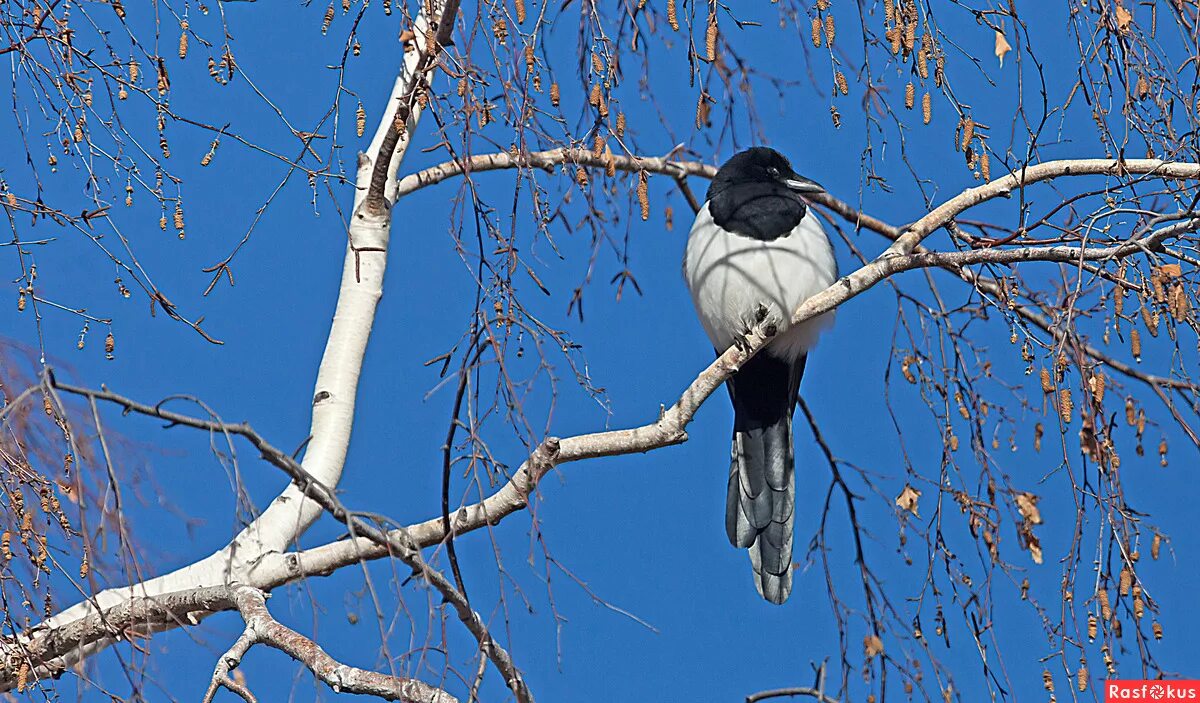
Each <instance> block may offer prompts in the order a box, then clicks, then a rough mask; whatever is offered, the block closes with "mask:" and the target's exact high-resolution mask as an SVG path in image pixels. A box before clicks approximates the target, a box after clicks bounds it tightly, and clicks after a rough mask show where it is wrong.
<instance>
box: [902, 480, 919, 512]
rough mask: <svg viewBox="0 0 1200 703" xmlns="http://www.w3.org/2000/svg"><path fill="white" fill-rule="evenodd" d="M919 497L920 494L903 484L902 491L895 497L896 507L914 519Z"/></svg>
mask: <svg viewBox="0 0 1200 703" xmlns="http://www.w3.org/2000/svg"><path fill="white" fill-rule="evenodd" d="M920 497H921V492H920V491H918V490H917V489H915V488H913V487H912V486H910V485H908V484H907V483H906V484H904V490H902V491H900V495H898V496H896V507H898V508H900V509H901V510H907V511H908V512H910V513H912V514H913V515H915V516H916V517H921V516H920V515H917V500H919V499H920Z"/></svg>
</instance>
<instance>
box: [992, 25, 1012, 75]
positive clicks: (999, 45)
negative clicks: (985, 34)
mask: <svg viewBox="0 0 1200 703" xmlns="http://www.w3.org/2000/svg"><path fill="white" fill-rule="evenodd" d="M1010 51H1012V46H1011V45H1009V43H1008V40H1007V39H1005V38H1004V32H1001V31H999V30H997V31H996V58H998V59H1000V68H1004V55H1005V54H1007V53H1008V52H1010Z"/></svg>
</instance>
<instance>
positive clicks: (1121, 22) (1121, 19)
mask: <svg viewBox="0 0 1200 703" xmlns="http://www.w3.org/2000/svg"><path fill="white" fill-rule="evenodd" d="M1132 22H1133V13H1131V12H1130V11H1129V10H1127V9H1125V6H1124V5H1117V29H1119V30H1120V31H1122V32H1128V31H1129V25H1130V23H1132Z"/></svg>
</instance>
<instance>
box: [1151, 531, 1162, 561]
mask: <svg viewBox="0 0 1200 703" xmlns="http://www.w3.org/2000/svg"><path fill="white" fill-rule="evenodd" d="M1161 549H1162V535H1160V534H1158V533H1157V532H1155V533H1154V539H1152V540H1151V541H1150V558H1151V559H1154V560H1155V561H1157V560H1158V554H1159V551H1160V550H1161Z"/></svg>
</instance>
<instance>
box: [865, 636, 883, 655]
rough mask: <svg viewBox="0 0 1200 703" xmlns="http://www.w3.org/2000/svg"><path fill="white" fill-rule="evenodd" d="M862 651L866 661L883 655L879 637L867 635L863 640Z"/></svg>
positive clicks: (881, 641)
mask: <svg viewBox="0 0 1200 703" xmlns="http://www.w3.org/2000/svg"><path fill="white" fill-rule="evenodd" d="M863 651H864V652H866V655H867V659H871V658H873V657H875V656H876V655H878V654H883V640H881V639H879V635H867V636H866V637H864V638H863Z"/></svg>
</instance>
